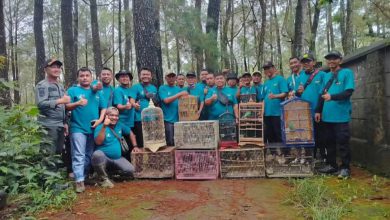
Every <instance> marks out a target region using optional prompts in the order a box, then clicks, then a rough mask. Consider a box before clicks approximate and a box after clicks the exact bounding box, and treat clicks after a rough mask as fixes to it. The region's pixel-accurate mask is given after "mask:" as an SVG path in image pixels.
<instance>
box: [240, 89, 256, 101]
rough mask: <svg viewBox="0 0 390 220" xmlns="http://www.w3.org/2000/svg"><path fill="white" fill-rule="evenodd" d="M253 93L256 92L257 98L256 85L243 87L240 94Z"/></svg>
mask: <svg viewBox="0 0 390 220" xmlns="http://www.w3.org/2000/svg"><path fill="white" fill-rule="evenodd" d="M251 94H254V96H255V98H256V99H257V91H256V87H255V86H248V87H246V86H243V87H241V89H240V95H251ZM253 101H254V102H256V100H253Z"/></svg>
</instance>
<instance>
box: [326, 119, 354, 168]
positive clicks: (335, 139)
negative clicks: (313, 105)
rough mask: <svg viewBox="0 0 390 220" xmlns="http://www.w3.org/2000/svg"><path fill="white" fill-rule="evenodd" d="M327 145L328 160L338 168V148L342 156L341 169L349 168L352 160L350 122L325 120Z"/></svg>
mask: <svg viewBox="0 0 390 220" xmlns="http://www.w3.org/2000/svg"><path fill="white" fill-rule="evenodd" d="M323 125H324V127H323V129H324V134H325V137H326V139H325V146H326V151H327V156H326V161H327V163H328V164H330V165H331V166H333V167H335V168H337V167H338V165H337V161H336V157H337V148H338V150H339V153H340V158H341V166H340V168H341V169H349V164H350V162H351V150H350V148H349V139H350V132H349V123H348V122H346V123H329V122H324V123H323Z"/></svg>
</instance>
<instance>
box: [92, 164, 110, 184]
mask: <svg viewBox="0 0 390 220" xmlns="http://www.w3.org/2000/svg"><path fill="white" fill-rule="evenodd" d="M94 168H95V171H96V173H97V175H98V178H99V180H100V182H99V185H100V186H101V187H103V188H110V189H111V188H113V187H114V184H113V183H112V182H111V180H110V179H109V178H108V175H107V172H106V166H104V165H100V166H95V167H94Z"/></svg>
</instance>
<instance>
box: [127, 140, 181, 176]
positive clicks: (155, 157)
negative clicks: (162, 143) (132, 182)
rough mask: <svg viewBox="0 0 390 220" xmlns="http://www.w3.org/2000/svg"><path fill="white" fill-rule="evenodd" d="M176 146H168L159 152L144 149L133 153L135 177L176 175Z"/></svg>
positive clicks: (132, 160)
mask: <svg viewBox="0 0 390 220" xmlns="http://www.w3.org/2000/svg"><path fill="white" fill-rule="evenodd" d="M174 150H175V148H174V147H166V148H164V149H160V150H159V151H157V152H155V153H154V152H151V151H148V150H143V151H141V152H137V153H131V163H132V164H133V165H134V177H135V178H151V179H154V178H173V177H174V176H175V155H174Z"/></svg>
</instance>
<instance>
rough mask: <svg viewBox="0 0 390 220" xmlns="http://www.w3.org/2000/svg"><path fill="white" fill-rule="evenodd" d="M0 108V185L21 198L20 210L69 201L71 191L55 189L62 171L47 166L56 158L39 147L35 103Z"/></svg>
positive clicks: (71, 194)
mask: <svg viewBox="0 0 390 220" xmlns="http://www.w3.org/2000/svg"><path fill="white" fill-rule="evenodd" d="M0 111H1V112H2V114H1V115H0V189H1V190H5V191H6V192H8V193H9V194H10V195H11V197H13V198H16V199H17V200H18V199H19V200H23V201H22V202H21V203H20V204H19V205H20V210H21V211H22V212H27V213H30V212H36V211H38V210H41V209H43V208H45V207H48V206H52V207H58V206H60V205H61V206H63V205H64V204H65V205H66V204H69V203H71V202H72V201H73V200H74V198H75V195H74V192H71V191H60V190H56V188H57V187H56V186H58V184H60V183H65V178H64V176H65V175H64V173H59V172H53V171H52V170H53V169H50V167H55V164H54V162H57V161H58V160H59V158H58V157H54V156H50V155H49V154H48V153H47V152H45V151H44V150H43V149H41V148H40V145H41V143H43V142H44V141H45V140H44V139H43V138H42V135H43V134H45V131H44V130H43V129H42V128H41V127H40V125H39V124H38V123H37V121H36V119H35V118H36V116H37V115H38V113H39V111H38V109H37V107H35V106H28V107H23V106H15V107H13V108H11V109H6V108H5V107H0ZM56 160H57V161H56Z"/></svg>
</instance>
